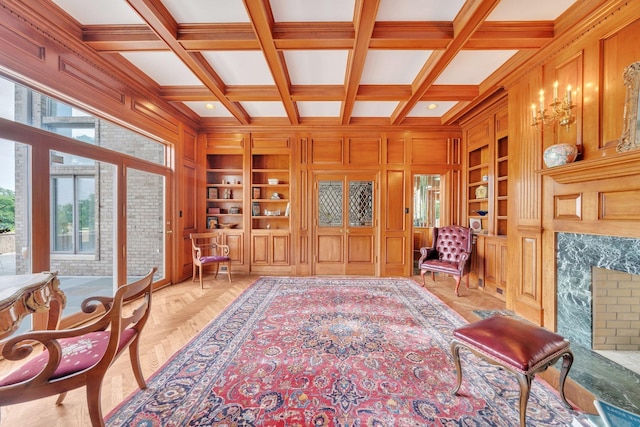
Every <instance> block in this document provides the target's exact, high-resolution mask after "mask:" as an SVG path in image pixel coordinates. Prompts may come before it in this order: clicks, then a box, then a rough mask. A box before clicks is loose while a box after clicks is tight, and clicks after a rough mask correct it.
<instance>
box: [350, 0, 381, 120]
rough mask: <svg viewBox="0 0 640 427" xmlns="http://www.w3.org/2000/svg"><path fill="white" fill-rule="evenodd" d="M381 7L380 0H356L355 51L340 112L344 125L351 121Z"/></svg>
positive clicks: (351, 54) (351, 53)
mask: <svg viewBox="0 0 640 427" xmlns="http://www.w3.org/2000/svg"><path fill="white" fill-rule="evenodd" d="M379 5H380V0H356V7H355V12H354V26H355V30H356V40H355V43H354V45H353V51H351V52H349V58H348V61H347V72H346V75H345V97H344V101H343V102H342V107H341V111H340V120H341V122H342V124H348V123H349V122H350V121H351V114H352V113H353V107H354V105H355V102H356V95H357V94H358V87H359V86H360V79H361V77H362V71H363V70H364V63H365V61H366V59H367V51H368V50H369V43H370V42H371V34H372V33H373V27H374V26H375V23H376V15H377V14H378V6H379Z"/></svg>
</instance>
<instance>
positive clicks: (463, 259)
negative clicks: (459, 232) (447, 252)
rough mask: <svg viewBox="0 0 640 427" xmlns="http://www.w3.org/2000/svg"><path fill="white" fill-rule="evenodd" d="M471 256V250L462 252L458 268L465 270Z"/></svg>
mask: <svg viewBox="0 0 640 427" xmlns="http://www.w3.org/2000/svg"><path fill="white" fill-rule="evenodd" d="M470 258H471V253H470V252H463V253H461V254H460V260H459V261H458V269H459V270H460V271H465V269H466V267H467V264H468V262H469V259H470Z"/></svg>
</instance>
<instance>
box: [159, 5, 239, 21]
mask: <svg viewBox="0 0 640 427" xmlns="http://www.w3.org/2000/svg"><path fill="white" fill-rule="evenodd" d="M162 3H163V4H164V5H165V7H166V8H167V9H168V10H169V12H171V15H173V18H174V19H175V20H176V22H178V23H179V24H202V23H207V22H249V15H247V9H245V7H244V3H243V2H242V0H187V1H185V0H162Z"/></svg>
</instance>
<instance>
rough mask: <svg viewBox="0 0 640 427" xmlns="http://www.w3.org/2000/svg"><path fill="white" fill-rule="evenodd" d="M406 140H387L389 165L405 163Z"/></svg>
mask: <svg viewBox="0 0 640 427" xmlns="http://www.w3.org/2000/svg"><path fill="white" fill-rule="evenodd" d="M406 145H407V144H406V140H405V139H404V138H390V139H388V140H387V163H390V164H401V165H403V164H404V163H405V152H406Z"/></svg>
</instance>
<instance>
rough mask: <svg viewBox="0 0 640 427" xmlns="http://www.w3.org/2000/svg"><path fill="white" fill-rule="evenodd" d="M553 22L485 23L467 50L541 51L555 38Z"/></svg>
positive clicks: (469, 42) (468, 44)
mask: <svg viewBox="0 0 640 427" xmlns="http://www.w3.org/2000/svg"><path fill="white" fill-rule="evenodd" d="M554 34H555V32H554V24H553V21H544V22H541V21H533V22H484V23H483V24H482V25H480V27H479V28H478V30H477V31H476V32H475V33H474V34H473V36H472V37H471V38H470V39H469V41H468V42H467V43H466V44H465V46H464V48H465V49H516V50H521V49H539V48H540V47H542V46H544V45H545V44H546V43H549V41H551V40H553V37H554Z"/></svg>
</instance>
